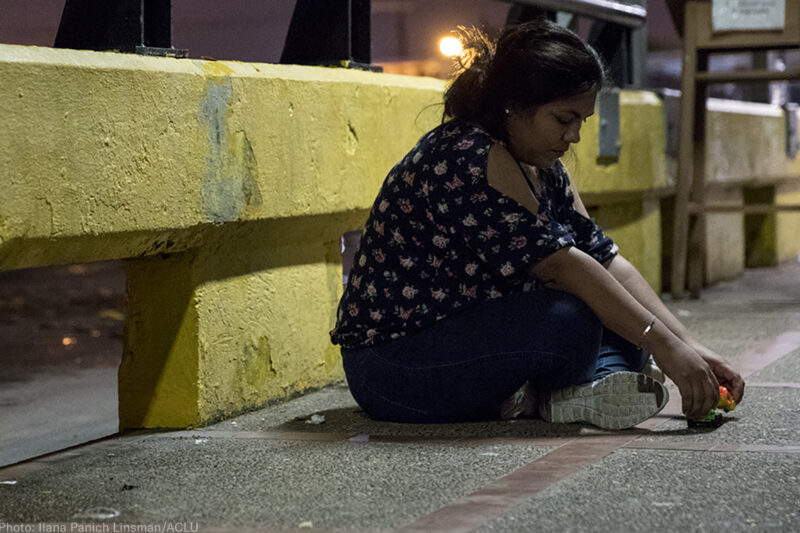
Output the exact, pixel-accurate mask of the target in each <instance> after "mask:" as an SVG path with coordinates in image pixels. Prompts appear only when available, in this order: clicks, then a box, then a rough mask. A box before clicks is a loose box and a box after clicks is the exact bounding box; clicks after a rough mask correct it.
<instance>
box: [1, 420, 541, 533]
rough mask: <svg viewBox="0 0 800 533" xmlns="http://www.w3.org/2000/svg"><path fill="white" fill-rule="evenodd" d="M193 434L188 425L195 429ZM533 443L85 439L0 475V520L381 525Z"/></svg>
mask: <svg viewBox="0 0 800 533" xmlns="http://www.w3.org/2000/svg"><path fill="white" fill-rule="evenodd" d="M187 435H191V432H187ZM546 452H547V449H546V448H542V447H535V446H524V445H522V446H496V447H494V446H471V445H442V444H428V445H420V444H385V443H369V444H356V443H318V442H298V441H289V442H287V441H273V440H250V439H231V438H228V439H222V438H207V439H194V438H191V436H190V437H189V438H168V437H166V436H161V437H149V438H145V439H140V440H137V441H135V442H133V443H132V444H129V445H127V446H125V447H119V448H117V449H115V450H114V451H113V456H109V452H108V450H104V449H96V450H93V449H91V448H87V449H86V450H85V453H83V454H81V455H78V456H75V457H72V458H70V459H69V460H64V461H61V462H60V463H59V464H58V467H57V468H52V469H49V470H41V471H37V472H33V473H30V474H28V475H26V476H23V477H21V478H20V479H19V480H18V482H17V484H16V485H12V486H9V485H0V522H3V521H6V522H27V523H31V522H39V521H50V522H65V521H71V520H74V518H73V517H75V516H76V514H80V513H85V512H86V511H87V509H92V508H111V509H116V510H118V511H119V512H120V514H119V517H118V518H116V519H115V520H117V521H119V522H125V523H139V524H147V523H161V522H162V521H163V520H171V521H177V522H182V521H183V522H199V523H200V524H201V525H225V526H229V527H233V526H237V525H254V526H255V525H260V526H272V527H285V528H290V527H298V525H299V524H300V523H301V522H305V521H312V522H313V524H314V527H318V528H325V529H329V528H356V529H366V530H369V531H374V530H378V529H383V528H395V527H398V526H400V525H403V524H405V523H408V522H409V521H412V520H414V519H415V518H417V517H419V516H421V515H425V514H427V513H430V512H433V511H435V510H436V509H438V508H439V507H441V506H443V505H446V504H447V503H449V502H450V501H452V500H454V499H457V498H460V497H462V496H464V495H466V494H469V493H471V492H473V491H475V490H477V489H479V488H480V487H482V486H484V485H486V484H487V483H490V482H491V481H493V480H494V479H497V478H498V477H502V476H504V475H506V474H508V473H509V472H511V471H514V470H516V469H517V468H520V467H522V466H523V465H525V464H527V463H529V462H531V461H533V460H535V459H536V458H538V457H540V456H542V455H544V454H545V453H546Z"/></svg>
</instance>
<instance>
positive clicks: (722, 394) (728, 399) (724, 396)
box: [717, 385, 736, 411]
mask: <svg viewBox="0 0 800 533" xmlns="http://www.w3.org/2000/svg"><path fill="white" fill-rule="evenodd" d="M717 409H722V410H723V411H733V410H734V409H736V400H734V399H733V396H731V393H730V392H728V389H727V388H725V387H723V386H722V385H720V387H719V404H718V405H717Z"/></svg>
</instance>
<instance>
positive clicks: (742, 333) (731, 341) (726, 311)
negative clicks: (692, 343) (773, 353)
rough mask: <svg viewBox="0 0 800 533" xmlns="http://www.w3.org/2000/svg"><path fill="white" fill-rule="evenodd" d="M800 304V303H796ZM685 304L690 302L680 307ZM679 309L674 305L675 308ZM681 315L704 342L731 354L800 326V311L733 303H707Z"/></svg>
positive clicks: (726, 355) (687, 325)
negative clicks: (745, 307) (750, 307)
mask: <svg viewBox="0 0 800 533" xmlns="http://www.w3.org/2000/svg"><path fill="white" fill-rule="evenodd" d="M698 306H699V305H698ZM798 306H800V303H797V304H795V307H798ZM671 307H673V306H671ZM683 307H686V306H680V307H679V308H680V309H683ZM676 309H678V308H677V307H673V308H672V311H673V312H676ZM679 319H680V320H681V322H682V323H683V324H684V325H685V326H686V328H687V329H688V330H689V331H690V332H691V333H692V335H694V336H695V337H696V338H697V339H698V340H699V341H700V342H702V343H704V344H706V345H707V346H708V347H709V348H711V349H713V350H715V351H717V352H718V353H719V354H720V355H722V356H724V357H730V358H735V356H737V355H740V354H742V353H744V352H748V351H750V350H752V349H754V348H756V347H758V346H759V345H760V344H762V343H764V342H768V341H771V340H772V339H774V338H775V337H777V336H778V335H780V334H781V333H783V332H785V331H792V330H797V329H800V312H785V313H763V312H762V313H759V312H752V311H747V310H741V309H740V308H739V307H730V306H716V305H703V306H702V308H701V309H694V310H693V311H692V315H691V316H688V317H687V316H679Z"/></svg>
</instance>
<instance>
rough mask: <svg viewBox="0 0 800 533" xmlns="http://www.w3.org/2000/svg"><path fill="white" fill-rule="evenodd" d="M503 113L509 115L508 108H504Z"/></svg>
mask: <svg viewBox="0 0 800 533" xmlns="http://www.w3.org/2000/svg"><path fill="white" fill-rule="evenodd" d="M503 111H505V112H506V115H510V114H511V110H510V109H509V108H505V109H504V110H503Z"/></svg>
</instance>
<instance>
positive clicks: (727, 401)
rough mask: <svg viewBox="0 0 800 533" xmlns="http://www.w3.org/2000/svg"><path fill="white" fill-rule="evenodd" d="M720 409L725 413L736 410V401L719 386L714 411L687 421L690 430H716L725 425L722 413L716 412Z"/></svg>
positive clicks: (725, 389) (726, 390)
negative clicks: (717, 401) (717, 400)
mask: <svg viewBox="0 0 800 533" xmlns="http://www.w3.org/2000/svg"><path fill="white" fill-rule="evenodd" d="M717 409H722V410H723V411H725V412H729V411H733V410H734V409H736V400H734V399H733V396H731V393H730V392H728V389H727V388H725V387H723V386H722V385H720V387H719V403H718V404H717V407H716V409H711V410H710V411H709V412H708V413H707V414H706V416H704V417H702V418H696V419H689V420H688V424H689V427H690V428H718V427H720V426H721V425H722V424H724V423H725V419H724V418H723V416H722V413H720V412H719V411H717Z"/></svg>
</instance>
